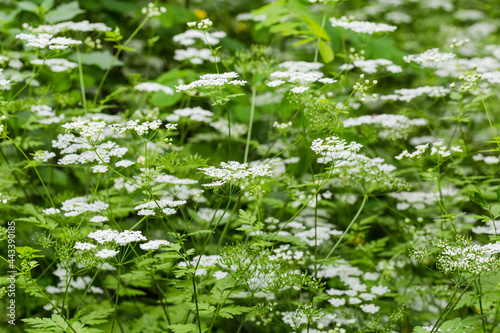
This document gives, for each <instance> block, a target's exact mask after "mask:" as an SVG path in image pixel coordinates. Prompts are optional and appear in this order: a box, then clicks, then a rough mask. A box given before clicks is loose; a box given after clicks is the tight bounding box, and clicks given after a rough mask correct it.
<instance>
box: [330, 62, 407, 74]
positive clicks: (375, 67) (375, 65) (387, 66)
mask: <svg viewBox="0 0 500 333" xmlns="http://www.w3.org/2000/svg"><path fill="white" fill-rule="evenodd" d="M355 67H356V68H359V69H361V71H362V72H365V73H368V74H375V73H377V71H379V70H381V69H384V70H386V71H387V72H390V73H401V72H402V71H403V69H402V68H401V66H398V65H395V64H394V63H393V62H392V61H390V60H387V59H374V60H361V59H358V60H354V61H353V63H352V64H344V65H341V66H340V67H339V69H340V70H341V71H343V70H346V69H353V68H355Z"/></svg>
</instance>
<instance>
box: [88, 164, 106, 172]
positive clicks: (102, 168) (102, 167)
mask: <svg viewBox="0 0 500 333" xmlns="http://www.w3.org/2000/svg"><path fill="white" fill-rule="evenodd" d="M107 171H108V167H107V166H105V165H96V166H93V167H92V172H93V173H106V172H107Z"/></svg>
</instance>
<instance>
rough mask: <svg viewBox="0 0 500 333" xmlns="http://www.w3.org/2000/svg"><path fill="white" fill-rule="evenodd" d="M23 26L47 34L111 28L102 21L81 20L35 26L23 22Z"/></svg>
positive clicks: (102, 30)
mask: <svg viewBox="0 0 500 333" xmlns="http://www.w3.org/2000/svg"><path fill="white" fill-rule="evenodd" d="M23 28H25V29H26V30H30V31H32V32H34V33H48V34H53V35H55V34H58V33H59V32H64V31H81V32H90V31H101V32H104V31H111V28H110V27H108V26H106V25H105V24H104V23H90V22H89V21H82V22H72V21H67V22H62V23H58V24H54V25H40V26H38V27H37V28H33V27H30V26H29V25H28V24H23Z"/></svg>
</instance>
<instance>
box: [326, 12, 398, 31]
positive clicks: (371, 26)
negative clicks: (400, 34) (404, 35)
mask: <svg viewBox="0 0 500 333" xmlns="http://www.w3.org/2000/svg"><path fill="white" fill-rule="evenodd" d="M330 22H331V23H332V26H334V27H342V28H344V29H346V30H352V31H354V32H357V33H360V34H370V35H371V34H373V33H377V32H392V31H394V30H396V29H397V27H395V26H393V25H388V24H385V23H373V22H367V21H349V19H348V18H347V17H345V16H342V17H341V18H340V19H337V18H335V17H332V18H330Z"/></svg>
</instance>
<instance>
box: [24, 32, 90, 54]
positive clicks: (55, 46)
mask: <svg viewBox="0 0 500 333" xmlns="http://www.w3.org/2000/svg"><path fill="white" fill-rule="evenodd" d="M16 38H17V39H20V40H23V41H26V42H27V43H26V46H28V47H33V48H37V49H44V48H46V47H49V49H51V50H64V49H67V48H69V47H70V46H73V45H78V44H81V43H82V42H81V41H79V40H74V39H71V38H67V37H54V36H53V35H51V34H38V35H32V34H24V33H21V34H17V35H16Z"/></svg>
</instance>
